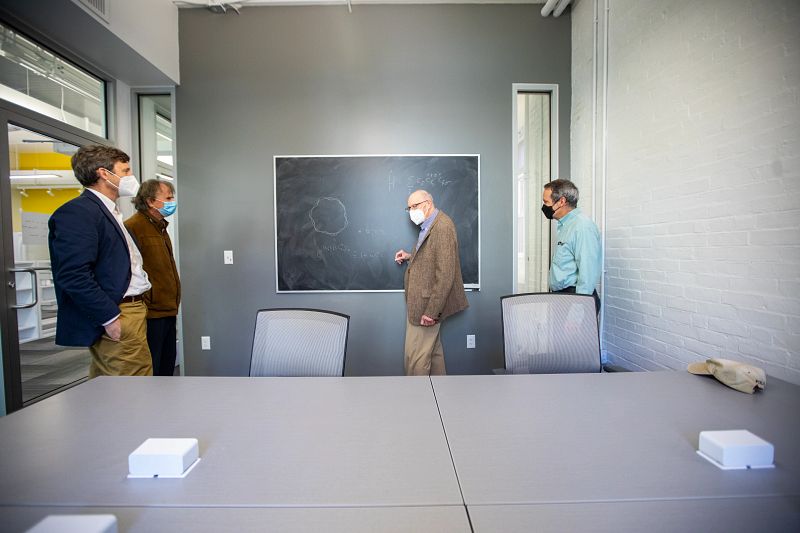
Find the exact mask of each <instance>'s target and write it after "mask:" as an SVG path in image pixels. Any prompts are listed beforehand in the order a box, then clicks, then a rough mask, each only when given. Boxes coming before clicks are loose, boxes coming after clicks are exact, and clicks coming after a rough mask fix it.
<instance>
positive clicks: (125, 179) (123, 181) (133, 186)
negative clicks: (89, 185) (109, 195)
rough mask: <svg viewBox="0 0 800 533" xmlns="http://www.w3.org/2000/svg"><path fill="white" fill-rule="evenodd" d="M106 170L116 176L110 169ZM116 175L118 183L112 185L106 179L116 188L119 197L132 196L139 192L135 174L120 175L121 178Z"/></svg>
mask: <svg viewBox="0 0 800 533" xmlns="http://www.w3.org/2000/svg"><path fill="white" fill-rule="evenodd" d="M108 172H109V173H110V174H112V175H114V176H117V175H116V174H114V173H113V172H111V171H110V170H109V171H108ZM117 177H118V178H119V185H114V184H113V183H111V182H110V181H108V180H106V181H107V182H108V183H109V184H111V185H114V187H116V188H117V191H119V196H120V198H133V197H134V196H136V193H137V192H139V182H138V181H136V176H133V175H131V176H122V177H121V178H120V177H119V176H117ZM103 179H105V178H103Z"/></svg>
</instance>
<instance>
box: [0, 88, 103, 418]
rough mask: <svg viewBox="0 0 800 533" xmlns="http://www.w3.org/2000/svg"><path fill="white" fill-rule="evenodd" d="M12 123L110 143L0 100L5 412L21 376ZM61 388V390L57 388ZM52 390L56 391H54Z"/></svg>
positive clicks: (18, 396) (16, 403) (17, 397)
mask: <svg viewBox="0 0 800 533" xmlns="http://www.w3.org/2000/svg"><path fill="white" fill-rule="evenodd" d="M9 123H11V124H14V125H16V126H20V127H22V128H25V129H29V130H31V131H35V132H36V133H40V134H42V135H47V136H48V137H52V138H54V139H58V140H60V141H63V142H68V143H70V144H74V145H76V146H83V145H86V144H103V145H107V146H111V145H112V143H111V141H109V140H108V139H106V138H104V137H98V136H96V135H94V134H91V133H89V132H87V131H84V130H81V129H79V128H76V127H74V126H71V125H69V124H65V123H63V122H59V121H57V120H55V119H52V118H50V117H47V116H44V115H42V114H39V113H36V112H35V111H31V110H29V109H25V108H23V107H20V106H18V105H16V104H13V103H11V102H8V101H6V100H3V99H0V132H2V133H0V227H2V228H3V229H2V230H1V231H0V288H1V290H0V330H2V335H1V336H0V339H2V341H1V342H2V359H3V374H2V375H3V389H4V396H5V410H6V413H11V412H14V411H17V410H19V409H21V408H22V406H23V405H22V379H21V377H22V375H21V371H20V358H19V334H18V331H17V313H16V311H14V310H13V309H11V308H10V306H11V305H13V304H14V303H15V302H16V291H15V289H13V288H12V287H11V286H9V283H10V282H11V281H13V280H14V279H15V276H14V273H13V272H10V271H9V269H10V268H14V244H13V238H12V232H13V229H12V214H11V209H10V207H11V179H10V174H11V172H10V155H9V150H8V124H9ZM59 390H61V389H59ZM54 392H55V391H54Z"/></svg>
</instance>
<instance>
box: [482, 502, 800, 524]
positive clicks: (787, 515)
mask: <svg viewBox="0 0 800 533" xmlns="http://www.w3.org/2000/svg"><path fill="white" fill-rule="evenodd" d="M469 516H470V520H471V522H472V527H473V528H474V531H475V533H487V532H495V531H503V532H504V533H529V532H530V531H536V532H537V533H550V532H552V533H562V532H564V531H591V532H592V533H620V532H628V531H630V532H636V533H639V532H642V531H646V532H647V533H675V532H676V531H702V532H704V533H732V532H734V531H746V532H754V531H800V498H798V497H796V496H783V497H782V496H771V497H748V498H723V499H701V500H660V501H646V502H645V501H640V502H604V503H545V504H538V505H470V506H469Z"/></svg>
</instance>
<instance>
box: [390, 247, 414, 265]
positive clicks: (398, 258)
mask: <svg viewBox="0 0 800 533" xmlns="http://www.w3.org/2000/svg"><path fill="white" fill-rule="evenodd" d="M410 257H411V254H410V253H408V252H406V251H405V250H397V253H396V254H394V261H395V262H396V263H397V264H398V265H402V264H403V261H408V259H409V258H410Z"/></svg>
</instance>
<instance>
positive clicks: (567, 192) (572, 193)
mask: <svg viewBox="0 0 800 533" xmlns="http://www.w3.org/2000/svg"><path fill="white" fill-rule="evenodd" d="M544 188H545V190H547V189H550V199H552V200H553V203H556V202H557V201H559V200H560V199H562V198H566V200H567V204H568V205H569V206H570V207H578V188H577V187H576V186H575V184H574V183H572V182H571V181H569V180H553V181H551V182H550V183H548V184H546V185H545V186H544Z"/></svg>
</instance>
